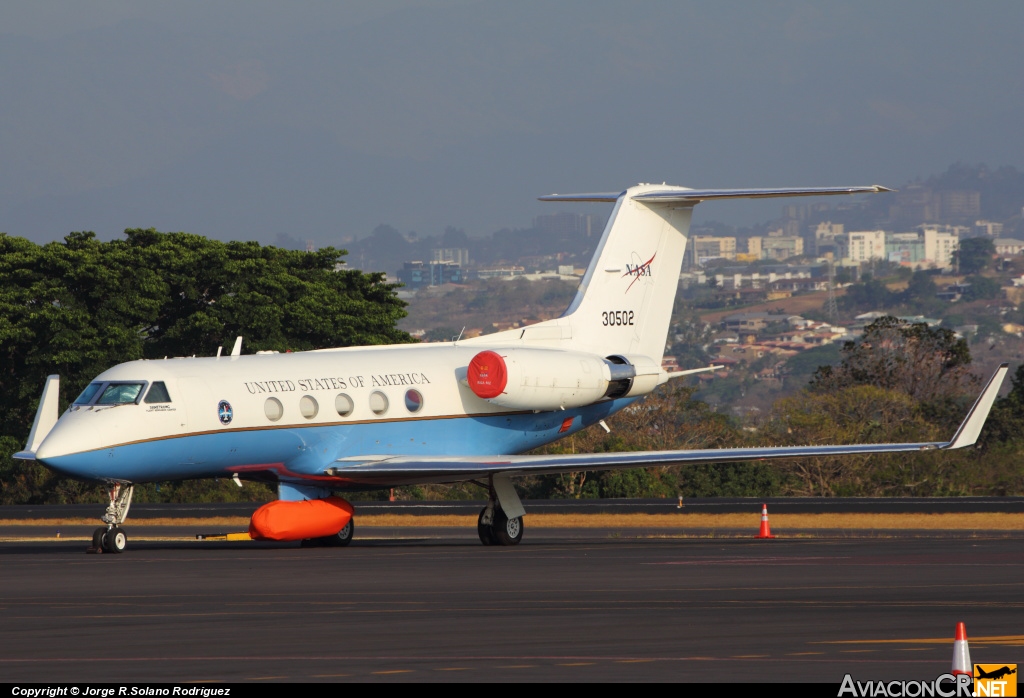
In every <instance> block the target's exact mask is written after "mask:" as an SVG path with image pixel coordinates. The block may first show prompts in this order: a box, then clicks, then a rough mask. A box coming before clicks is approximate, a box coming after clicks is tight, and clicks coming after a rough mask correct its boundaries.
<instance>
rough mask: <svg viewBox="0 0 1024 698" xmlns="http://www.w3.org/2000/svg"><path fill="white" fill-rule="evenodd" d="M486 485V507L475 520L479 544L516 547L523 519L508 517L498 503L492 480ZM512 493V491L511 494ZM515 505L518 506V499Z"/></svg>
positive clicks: (521, 533)
mask: <svg viewBox="0 0 1024 698" xmlns="http://www.w3.org/2000/svg"><path fill="white" fill-rule="evenodd" d="M488 484H489V486H488V488H487V490H488V501H487V506H485V507H484V508H483V509H482V510H481V511H480V516H479V517H478V518H477V520H476V532H477V535H478V536H480V542H481V543H483V544H484V545H518V544H519V541H521V540H522V539H523V517H522V516H512V517H510V516H508V515H507V514H506V513H505V511H504V510H503V509H502V508H501V503H500V502H499V501H498V496H497V493H496V492H495V489H494V479H493V478H492V479H491V481H490V482H489V483H488ZM499 484H500V483H499ZM509 487H511V484H509ZM514 492H515V491H514V490H513V494H514ZM516 503H517V504H518V497H517V498H516Z"/></svg>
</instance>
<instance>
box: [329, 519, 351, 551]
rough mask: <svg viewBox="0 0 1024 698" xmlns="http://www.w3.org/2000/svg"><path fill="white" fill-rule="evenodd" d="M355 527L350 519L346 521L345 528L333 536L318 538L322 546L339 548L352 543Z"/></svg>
mask: <svg viewBox="0 0 1024 698" xmlns="http://www.w3.org/2000/svg"><path fill="white" fill-rule="evenodd" d="M355 530H356V525H355V522H354V521H353V520H352V519H349V520H348V523H347V524H345V528H343V529H341V530H340V531H338V532H337V533H335V534H334V535H333V536H324V537H323V538H320V540H321V541H322V542H323V544H324V545H327V546H330V547H332V548H341V547H344V546H346V545H348V544H349V543H351V542H352V534H353V533H355Z"/></svg>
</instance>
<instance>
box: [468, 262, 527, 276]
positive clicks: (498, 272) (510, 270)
mask: <svg viewBox="0 0 1024 698" xmlns="http://www.w3.org/2000/svg"><path fill="white" fill-rule="evenodd" d="M525 273H526V268H525V267H520V266H514V265H513V266H510V267H495V268H493V269H477V270H476V271H475V272H473V276H474V277H476V278H477V279H515V278H518V277H520V276H522V275H523V274H525Z"/></svg>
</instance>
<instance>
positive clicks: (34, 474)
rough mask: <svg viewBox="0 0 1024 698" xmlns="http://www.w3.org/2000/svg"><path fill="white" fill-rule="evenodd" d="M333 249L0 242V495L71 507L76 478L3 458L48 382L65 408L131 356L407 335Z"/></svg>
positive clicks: (171, 236)
mask: <svg viewBox="0 0 1024 698" xmlns="http://www.w3.org/2000/svg"><path fill="white" fill-rule="evenodd" d="M343 254H344V252H343V251H338V250H334V249H331V248H327V249H324V250H320V251H319V252H313V253H309V252H299V251H292V250H283V249H279V248H275V247H262V246H260V245H259V244H258V243H254V242H231V243H225V242H220V241H216V240H209V239H207V238H204V237H201V236H198V235H189V234H186V233H158V232H156V231H155V230H152V229H150V230H128V231H126V237H125V239H118V240H114V241H111V242H100V241H98V240H96V237H95V235H94V234H93V233H71V234H70V235H68V236H67V237H66V238H65V239H64V242H54V243H49V244H46V245H36V244H35V243H32V242H29V241H28V240H24V239H22V238H17V237H12V236H9V235H4V234H0V359H2V362H3V365H2V367H0V437H2V440H0V448H2V449H3V451H0V489H2V492H0V501H3V502H12V501H25V500H26V498H28V499H31V500H33V501H42V500H46V501H55V500H68V499H74V498H76V497H79V496H83V495H82V493H83V492H84V490H83V489H82V487H81V485H80V484H78V483H73V484H72V483H71V481H68V480H61V479H59V478H55V477H53V476H51V475H50V474H49V473H48V472H47V471H44V470H43V469H41V468H39V467H38V466H37V470H32V468H31V467H30V468H28V469H26V467H25V466H24V465H22V464H20V463H19V464H15V463H13V462H12V461H11V460H10V458H9V454H10V453H12V452H13V451H14V450H17V449H19V448H21V447H22V446H23V444H24V441H25V438H26V436H27V434H28V431H29V428H30V427H31V424H32V419H33V416H34V414H35V409H36V405H37V404H38V400H39V397H40V393H41V390H42V386H43V383H44V381H45V378H46V376H47V375H48V374H51V373H57V374H60V376H61V393H62V395H61V397H62V406H63V405H66V404H67V403H68V402H69V401H70V400H71V399H73V398H74V397H75V396H76V395H77V394H78V392H79V391H80V390H81V389H82V388H83V387H84V386H85V384H86V383H88V382H89V381H90V380H91V379H92V378H93V377H94V376H95V375H97V374H98V373H100V372H102V371H104V370H106V369H107V368H109V367H110V366H112V365H114V364H117V363H121V362H123V361H130V360H134V359H140V358H161V357H163V356H191V355H193V354H212V353H214V352H215V351H216V347H217V346H219V345H220V346H225V345H229V343H230V342H232V341H233V340H234V337H235V336H236V335H242V336H244V337H245V338H246V348H247V349H248V350H250V351H254V350H261V349H266V350H278V351H286V350H290V349H291V350H305V349H314V348H320V347H328V346H347V345H354V344H382V343H397V342H406V341H410V340H411V338H410V337H409V336H408V335H407V334H406V333H404V332H401V331H399V330H397V329H395V323H396V322H397V321H398V320H399V319H400V318H401V317H402V316H403V315H404V314H405V311H404V309H403V308H404V303H403V302H402V301H401V300H399V299H398V298H397V297H396V296H395V294H394V286H392V285H390V284H387V283H385V280H384V276H383V274H363V273H362V272H359V271H354V270H345V269H341V270H338V269H337V267H338V265H339V263H340V260H341V258H342V255H343Z"/></svg>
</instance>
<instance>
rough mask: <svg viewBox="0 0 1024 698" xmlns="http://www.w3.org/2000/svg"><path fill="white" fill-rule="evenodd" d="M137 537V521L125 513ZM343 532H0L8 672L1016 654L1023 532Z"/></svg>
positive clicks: (829, 667)
mask: <svg viewBox="0 0 1024 698" xmlns="http://www.w3.org/2000/svg"><path fill="white" fill-rule="evenodd" d="M129 534H131V529H130V528H129ZM669 535H670V534H665V536H664V537H662V536H658V535H656V534H648V535H645V536H643V537H620V534H618V533H616V532H609V531H604V530H599V529H597V530H595V529H587V530H583V529H570V530H552V529H548V530H543V531H542V530H536V529H535V530H533V531H530V530H527V532H526V536H525V537H524V540H523V543H522V544H521V545H520V546H517V547H513V548H487V547H483V546H481V545H480V544H479V542H478V541H476V539H475V532H474V531H465V530H462V529H422V528H421V529H404V530H403V529H384V528H381V529H371V528H363V529H358V528H357V531H356V540H355V541H354V542H353V544H352V545H351V546H350V547H348V548H340V549H327V548H300V547H298V546H297V545H295V544H259V543H252V542H247V543H211V542H203V543H200V542H194V541H176V542H174V541H172V542H158V541H145V540H139V539H133V540H132V542H130V543H129V550H128V551H127V552H126V553H124V554H122V555H110V554H107V555H85V554H84V553H83V544H82V542H80V541H67V542H65V541H53V542H15V543H2V544H0V590H2V597H0V618H2V619H3V623H2V627H3V631H2V632H0V676H3V677H4V679H5V680H6V681H9V682H25V681H76V682H84V681H90V682H100V681H106V682H132V681H134V682H145V681H174V682H192V681H196V682H199V681H204V682H205V681H229V682H239V681H246V682H248V681H251V682H261V683H262V682H272V681H419V682H424V681H445V682H450V681H479V682H482V681H486V682H489V683H494V682H505V681H539V680H542V681H572V682H579V681H588V682H596V681H710V682H717V683H726V684H727V683H731V682H734V681H758V682H760V681H823V682H829V683H833V684H836V685H838V684H839V682H840V681H841V680H842V678H843V675H844V674H846V673H850V674H852V675H853V677H854V679H856V680H861V681H865V680H869V679H870V680H879V679H886V680H894V679H925V680H930V679H934V678H935V677H937V676H938V675H939V674H941V673H943V672H946V671H948V670H949V668H950V660H951V657H952V640H953V633H954V628H955V625H956V623H957V622H958V621H964V622H965V623H966V624H967V631H968V635H969V637H970V638H972V641H971V657H972V659H973V660H974V661H975V662H987V663H999V662H1003V663H1013V662H1020V661H1021V660H1024V623H1022V621H1024V593H1022V592H1024V539H1022V537H1021V536H1001V535H992V536H991V537H988V536H979V537H970V538H965V537H959V538H945V537H941V536H934V537H921V538H917V537H913V536H908V537H901V538H877V539H875V538H860V539H854V538H851V539H841V538H834V539H830V538H824V539H822V538H815V539H789V540H784V539H776V540H770V541H760V540H752V539H705V538H673V537H668V536H669Z"/></svg>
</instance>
